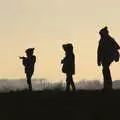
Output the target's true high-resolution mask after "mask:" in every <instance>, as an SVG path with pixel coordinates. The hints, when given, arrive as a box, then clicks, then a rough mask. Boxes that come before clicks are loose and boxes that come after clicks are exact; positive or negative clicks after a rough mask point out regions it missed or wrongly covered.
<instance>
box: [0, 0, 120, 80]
mask: <svg viewBox="0 0 120 120" xmlns="http://www.w3.org/2000/svg"><path fill="white" fill-rule="evenodd" d="M119 5H120V1H119V0H89V1H88V0H0V41H1V43H0V77H1V78H24V77H25V75H24V69H23V66H22V62H21V60H19V59H18V56H23V55H25V52H24V51H25V49H27V48H28V47H35V55H36V56H37V62H36V65H35V73H34V76H33V77H34V78H46V79H49V80H54V81H59V80H63V79H65V75H64V74H63V73H61V64H60V61H61V59H62V58H63V57H64V51H63V50H62V47H61V46H62V44H64V43H67V42H71V43H73V46H74V53H75V55H76V75H75V79H76V81H79V80H81V79H100V80H102V73H101V67H98V66H97V64H96V52H97V46H98V41H99V34H98V32H99V30H100V29H101V28H102V27H104V26H105V25H107V26H108V27H109V31H110V34H111V36H113V37H114V38H115V40H116V41H117V42H118V43H119V44H120V34H119V31H120V13H119V11H120V6H119ZM111 74H112V77H113V79H114V80H115V79H120V63H113V64H112V65H111Z"/></svg>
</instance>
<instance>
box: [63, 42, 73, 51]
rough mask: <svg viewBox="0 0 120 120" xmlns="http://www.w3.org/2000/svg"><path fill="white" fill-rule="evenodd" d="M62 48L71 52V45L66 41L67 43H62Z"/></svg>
mask: <svg viewBox="0 0 120 120" xmlns="http://www.w3.org/2000/svg"><path fill="white" fill-rule="evenodd" d="M62 47H63V49H64V51H65V52H66V53H71V52H73V46H72V44H71V43H68V44H63V46H62Z"/></svg>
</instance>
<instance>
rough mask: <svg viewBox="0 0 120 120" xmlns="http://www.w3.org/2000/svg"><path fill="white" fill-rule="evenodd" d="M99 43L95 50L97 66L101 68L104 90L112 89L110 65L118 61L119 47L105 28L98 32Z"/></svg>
mask: <svg viewBox="0 0 120 120" xmlns="http://www.w3.org/2000/svg"><path fill="white" fill-rule="evenodd" d="M99 34H100V41H99V45H98V49H97V64H98V66H100V65H102V67H103V70H102V72H103V78H104V89H105V90H111V89H112V77H111V73H110V69H109V67H110V65H111V63H112V62H113V61H115V62H118V61H119V51H118V49H120V46H119V45H118V44H117V42H116V41H115V40H114V39H113V38H112V37H111V36H110V35H109V31H108V29H107V27H104V28H102V29H101V30H100V31H99Z"/></svg>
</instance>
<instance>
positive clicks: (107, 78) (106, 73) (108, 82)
mask: <svg viewBox="0 0 120 120" xmlns="http://www.w3.org/2000/svg"><path fill="white" fill-rule="evenodd" d="M109 66H110V64H108V63H107V64H104V65H103V77H104V89H109V90H110V89H112V78H111V73H110V69H109Z"/></svg>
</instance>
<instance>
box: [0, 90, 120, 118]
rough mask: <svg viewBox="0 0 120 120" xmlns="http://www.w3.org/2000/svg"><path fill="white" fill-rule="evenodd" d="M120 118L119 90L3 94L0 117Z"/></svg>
mask: <svg viewBox="0 0 120 120" xmlns="http://www.w3.org/2000/svg"><path fill="white" fill-rule="evenodd" d="M116 119H118V120H120V90H113V91H108V92H104V91H100V90H98V91H77V92H76V93H72V92H70V93H66V92H62V91H41V92H40V91H38V92H37V91H36V92H31V93H30V92H27V91H21V92H20V91H18V92H9V93H0V120H116Z"/></svg>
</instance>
